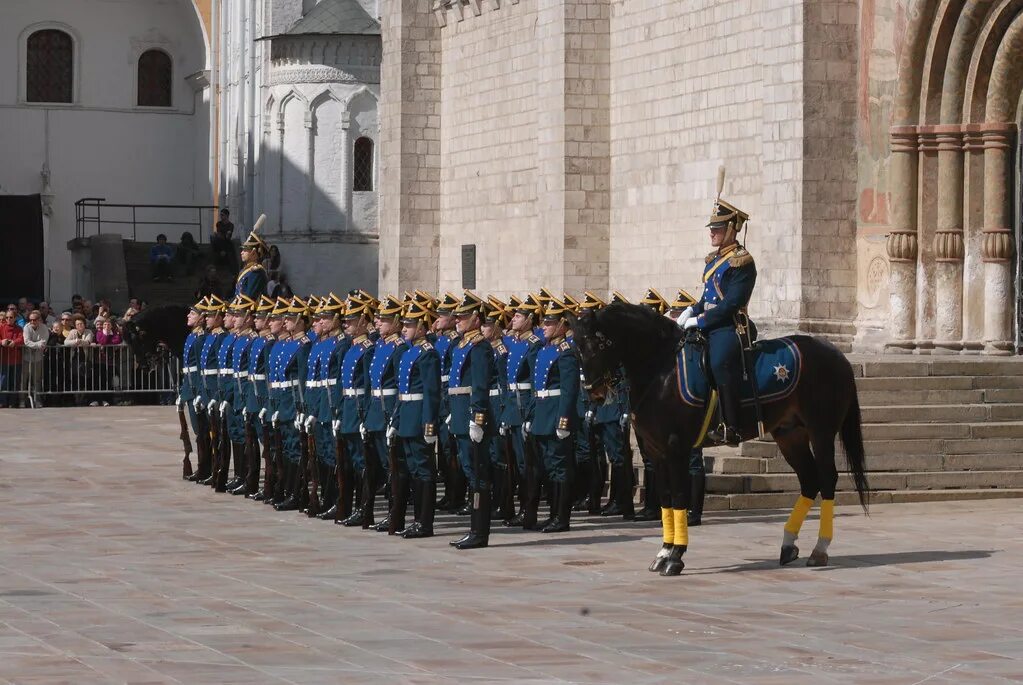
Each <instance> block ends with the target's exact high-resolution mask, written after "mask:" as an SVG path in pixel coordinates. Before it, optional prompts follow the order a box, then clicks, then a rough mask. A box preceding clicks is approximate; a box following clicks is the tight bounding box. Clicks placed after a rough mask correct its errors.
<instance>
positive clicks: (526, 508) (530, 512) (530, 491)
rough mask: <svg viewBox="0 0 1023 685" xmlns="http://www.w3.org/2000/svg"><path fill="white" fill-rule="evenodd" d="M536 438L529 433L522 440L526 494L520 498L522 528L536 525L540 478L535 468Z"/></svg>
mask: <svg viewBox="0 0 1023 685" xmlns="http://www.w3.org/2000/svg"><path fill="white" fill-rule="evenodd" d="M534 440H536V438H534V437H533V435H532V434H531V433H530V434H528V435H526V436H525V438H524V440H523V441H522V455H523V460H524V461H525V463H526V496H525V497H523V498H522V511H523V512H524V513H523V520H522V527H523V528H527V529H529V528H535V527H536V511H537V509H539V508H540V480H539V478H538V477H537V476H539V475H540V474H539V472H538V468H537V455H536V443H535V442H534Z"/></svg>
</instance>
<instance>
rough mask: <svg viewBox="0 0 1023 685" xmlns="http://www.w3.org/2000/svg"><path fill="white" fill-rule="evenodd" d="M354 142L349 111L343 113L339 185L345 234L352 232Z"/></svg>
mask: <svg viewBox="0 0 1023 685" xmlns="http://www.w3.org/2000/svg"><path fill="white" fill-rule="evenodd" d="M354 145H355V141H353V140H352V113H351V112H349V111H348V110H345V111H344V112H341V156H342V157H343V159H342V160H341V178H340V179H338V183H339V184H340V186H341V203H342V204H341V213H342V214H343V215H344V217H345V226H344V230H345V232H348V231H351V230H352V188H353V179H354V178H355V177H354V176H353V174H352V172H353V168H352V165H353V162H352V155H353V150H352V148H353V146H354Z"/></svg>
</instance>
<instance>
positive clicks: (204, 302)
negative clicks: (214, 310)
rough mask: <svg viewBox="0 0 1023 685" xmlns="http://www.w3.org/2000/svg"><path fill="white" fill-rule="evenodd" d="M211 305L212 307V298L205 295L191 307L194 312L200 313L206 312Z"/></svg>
mask: <svg viewBox="0 0 1023 685" xmlns="http://www.w3.org/2000/svg"><path fill="white" fill-rule="evenodd" d="M209 307H210V298H208V297H203V298H200V299H199V301H198V302H196V303H195V304H193V305H192V306H191V307H190V309H191V310H192V311H193V312H198V313H199V314H205V313H206V312H207V311H208V310H209Z"/></svg>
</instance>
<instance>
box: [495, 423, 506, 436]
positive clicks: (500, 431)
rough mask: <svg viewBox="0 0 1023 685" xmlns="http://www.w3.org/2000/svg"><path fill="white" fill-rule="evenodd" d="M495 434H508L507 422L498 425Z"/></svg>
mask: <svg viewBox="0 0 1023 685" xmlns="http://www.w3.org/2000/svg"><path fill="white" fill-rule="evenodd" d="M497 434H498V435H501V436H504V435H508V424H506V423H502V424H501V425H500V426H498V427H497Z"/></svg>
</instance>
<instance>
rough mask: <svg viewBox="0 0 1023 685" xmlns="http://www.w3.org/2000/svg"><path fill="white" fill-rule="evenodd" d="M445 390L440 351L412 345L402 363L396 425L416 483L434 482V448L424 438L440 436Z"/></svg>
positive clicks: (423, 344)
mask: <svg viewBox="0 0 1023 685" xmlns="http://www.w3.org/2000/svg"><path fill="white" fill-rule="evenodd" d="M441 390H442V388H441V382H440V355H439V354H438V353H437V350H436V349H435V348H434V346H433V345H432V344H431V343H430V342H429V341H428V340H426V339H422V340H419V341H418V342H416V343H415V344H414V345H409V346H408V347H407V348H406V349H405V351H404V352H403V353H402V355H401V358H400V359H399V360H398V404H397V406H396V407H395V412H394V425H395V428H397V430H398V437H399V438H401V441H402V447H403V451H404V456H405V462H406V464H407V465H408V471H409V475H410V477H411V478H412V479H413V480H419V481H424V482H431V481H433V480H434V468H433V460H432V459H431V458H430V457H431V455H430V446H429V445H428V444H427V443H426V440H425V439H424V437H423V436H424V435H433V436H436V435H437V426H438V422H439V421H440V397H441Z"/></svg>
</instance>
